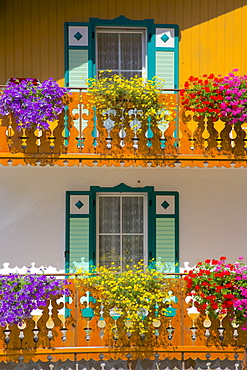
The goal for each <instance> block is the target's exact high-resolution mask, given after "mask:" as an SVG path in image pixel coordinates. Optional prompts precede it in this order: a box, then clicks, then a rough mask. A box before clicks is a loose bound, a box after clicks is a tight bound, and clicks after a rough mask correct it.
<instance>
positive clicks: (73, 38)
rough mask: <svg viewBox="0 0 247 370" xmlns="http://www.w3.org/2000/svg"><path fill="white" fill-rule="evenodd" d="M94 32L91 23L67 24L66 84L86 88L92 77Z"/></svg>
mask: <svg viewBox="0 0 247 370" xmlns="http://www.w3.org/2000/svg"><path fill="white" fill-rule="evenodd" d="M91 52H92V31H91V27H90V23H65V84H66V86H70V87H86V86H87V85H86V80H87V79H88V78H90V77H92V55H91Z"/></svg>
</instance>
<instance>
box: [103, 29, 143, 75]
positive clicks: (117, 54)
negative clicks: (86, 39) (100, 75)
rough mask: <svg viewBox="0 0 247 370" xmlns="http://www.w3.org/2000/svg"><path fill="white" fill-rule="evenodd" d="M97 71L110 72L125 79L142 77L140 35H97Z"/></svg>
mask: <svg viewBox="0 0 247 370" xmlns="http://www.w3.org/2000/svg"><path fill="white" fill-rule="evenodd" d="M97 53H98V54H97V57H98V71H105V70H112V72H113V73H116V74H122V75H124V76H125V77H127V78H130V77H132V76H134V75H138V76H141V75H142V67H143V65H142V64H143V50H142V33H127V32H126V33H111V32H109V33H98V36H97Z"/></svg>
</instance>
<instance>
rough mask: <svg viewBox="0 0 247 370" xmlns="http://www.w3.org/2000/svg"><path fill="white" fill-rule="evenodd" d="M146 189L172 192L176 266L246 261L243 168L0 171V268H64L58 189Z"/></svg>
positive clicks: (246, 177)
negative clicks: (176, 199)
mask: <svg viewBox="0 0 247 370" xmlns="http://www.w3.org/2000/svg"><path fill="white" fill-rule="evenodd" d="M138 180H139V181H140V185H141V186H147V185H152V186H154V187H155V190H176V191H178V192H179V193H180V261H181V265H183V264H184V262H186V261H189V262H190V265H193V264H195V263H196V262H197V260H201V259H205V258H218V257H220V256H221V255H224V256H227V257H228V259H229V261H231V262H233V261H235V259H237V258H238V257H239V256H244V257H246V261H247V248H246V239H247V237H246V234H247V231H246V230H247V227H246V212H247V170H246V169H243V168H241V169H235V168H231V169H217V168H211V169H207V168H204V169H198V168H141V167H137V168H134V167H130V168H114V167H90V168H89V167H80V168H78V167H72V168H68V167H64V168H60V167H44V168H41V167H30V166H27V167H20V166H18V167H10V166H9V167H4V166H1V167H0V246H1V253H0V268H1V266H2V263H4V262H9V263H10V267H14V266H16V265H18V266H20V267H21V266H23V265H29V266H30V265H31V263H32V262H36V265H46V266H48V265H53V266H55V267H57V268H63V266H64V246H65V191H66V190H89V188H90V186H92V185H98V186H115V185H118V184H119V183H121V182H123V183H125V184H127V185H129V186H138V182H137V181H138Z"/></svg>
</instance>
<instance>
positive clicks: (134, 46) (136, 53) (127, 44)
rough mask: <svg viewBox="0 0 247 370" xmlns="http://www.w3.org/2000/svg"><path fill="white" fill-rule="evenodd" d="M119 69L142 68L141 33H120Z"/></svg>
mask: <svg viewBox="0 0 247 370" xmlns="http://www.w3.org/2000/svg"><path fill="white" fill-rule="evenodd" d="M120 40H121V41H120V42H121V70H126V69H127V70H139V71H140V70H142V34H140V33H121V34H120Z"/></svg>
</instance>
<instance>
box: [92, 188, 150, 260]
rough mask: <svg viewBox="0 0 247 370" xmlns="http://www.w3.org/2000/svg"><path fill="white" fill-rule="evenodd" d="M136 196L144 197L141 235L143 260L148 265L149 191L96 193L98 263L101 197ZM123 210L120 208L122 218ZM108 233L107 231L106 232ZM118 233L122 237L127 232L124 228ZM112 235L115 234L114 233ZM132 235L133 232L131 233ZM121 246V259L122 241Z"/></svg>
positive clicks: (97, 257) (97, 254)
mask: <svg viewBox="0 0 247 370" xmlns="http://www.w3.org/2000/svg"><path fill="white" fill-rule="evenodd" d="M104 196H105V197H119V196H120V197H121V198H123V197H131V196H132V197H134V196H136V197H137V196H138V197H140V196H141V197H143V233H142V234H141V235H143V261H144V264H145V265H146V264H147V263H148V196H147V193H145V192H144V193H142V192H138V193H137V192H135V193H133V192H112V193H108V192H99V193H96V265H98V264H99V236H100V232H99V198H100V197H104ZM121 211H122V209H121V208H120V220H121V214H122V213H121ZM120 225H122V223H121V222H120ZM105 234H106V233H105ZM116 234H119V235H120V236H121V237H122V236H123V235H124V234H126V233H123V232H122V230H121V231H120V233H115V235H116ZM133 234H136V235H137V233H133ZM112 235H114V233H112ZM130 235H131V234H130ZM120 248H121V251H120V259H121V258H122V243H121V242H120Z"/></svg>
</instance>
